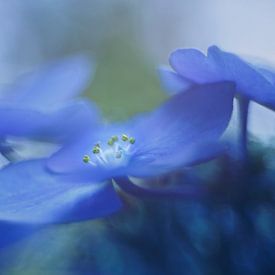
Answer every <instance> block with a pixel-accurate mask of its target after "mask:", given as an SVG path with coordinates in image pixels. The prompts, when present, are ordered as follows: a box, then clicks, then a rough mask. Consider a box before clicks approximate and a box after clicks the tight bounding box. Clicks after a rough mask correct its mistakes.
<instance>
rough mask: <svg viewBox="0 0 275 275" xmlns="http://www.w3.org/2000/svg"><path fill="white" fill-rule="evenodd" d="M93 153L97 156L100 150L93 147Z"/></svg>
mask: <svg viewBox="0 0 275 275" xmlns="http://www.w3.org/2000/svg"><path fill="white" fill-rule="evenodd" d="M93 153H94V154H99V153H100V149H99V147H98V146H95V147H94V148H93Z"/></svg>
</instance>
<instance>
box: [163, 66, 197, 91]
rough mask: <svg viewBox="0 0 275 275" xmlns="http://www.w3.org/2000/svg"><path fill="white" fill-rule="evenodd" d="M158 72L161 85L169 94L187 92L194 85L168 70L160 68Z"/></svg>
mask: <svg viewBox="0 0 275 275" xmlns="http://www.w3.org/2000/svg"><path fill="white" fill-rule="evenodd" d="M158 72H159V77H160V81H161V85H162V87H163V88H164V90H165V91H167V92H168V93H169V94H176V93H179V92H183V91H186V90H188V89H189V88H190V87H191V86H192V85H193V82H192V81H190V80H188V79H186V78H184V77H182V76H180V75H179V74H177V73H175V72H173V71H171V70H167V69H166V68H159V70H158Z"/></svg>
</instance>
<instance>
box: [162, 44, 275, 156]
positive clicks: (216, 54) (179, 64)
mask: <svg viewBox="0 0 275 275" xmlns="http://www.w3.org/2000/svg"><path fill="white" fill-rule="evenodd" d="M170 65H171V67H172V68H173V69H174V71H171V70H167V69H160V75H161V80H162V83H163V86H164V87H165V88H166V90H167V91H169V92H171V93H177V92H183V91H185V90H186V89H188V88H189V87H192V86H193V85H197V84H203V83H211V82H216V81H232V82H234V83H235V84H236V91H237V97H238V101H239V107H240V146H241V147H240V150H241V154H244V155H245V154H246V140H247V120H248V108H249V101H250V100H253V101H255V102H257V103H259V104H261V105H263V106H265V107H268V108H270V109H272V110H275V85H274V83H275V81H274V80H275V74H274V72H272V71H270V70H268V69H265V68H264V66H255V65H252V64H250V63H249V62H246V61H244V60H243V59H241V58H240V57H238V56H237V55H235V54H232V53H229V52H225V51H222V50H220V49H219V48H218V47H217V46H212V47H209V48H208V52H207V55H204V54H203V53H202V52H201V51H199V50H196V49H178V50H176V51H174V52H172V53H171V55H170Z"/></svg>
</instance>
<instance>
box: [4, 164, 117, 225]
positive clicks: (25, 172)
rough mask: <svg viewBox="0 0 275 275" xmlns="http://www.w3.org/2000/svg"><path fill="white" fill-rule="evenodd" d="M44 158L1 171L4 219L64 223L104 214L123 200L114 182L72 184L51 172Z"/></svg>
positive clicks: (18, 221) (19, 221) (111, 210)
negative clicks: (46, 167)
mask: <svg viewBox="0 0 275 275" xmlns="http://www.w3.org/2000/svg"><path fill="white" fill-rule="evenodd" d="M44 164H45V161H44V160H33V161H26V162H21V163H18V164H15V165H11V166H8V167H7V168H4V169H3V170H2V171H1V173H0V182H1V189H0V220H1V221H8V222H14V223H23V224H25V223H31V224H39V223H60V222H62V223H63V222H73V221H80V220H87V219H93V218H98V217H102V216H105V215H108V214H111V213H113V212H114V211H117V210H118V209H119V208H120V207H121V202H120V200H119V198H118V197H117V195H116V192H115V190H114V188H113V186H112V185H111V184H110V183H98V184H93V183H85V184H84V183H82V184H81V183H78V184H76V183H72V182H69V181H62V180H61V178H59V177H57V176H54V175H51V174H49V173H48V172H47V171H46V169H45V167H44Z"/></svg>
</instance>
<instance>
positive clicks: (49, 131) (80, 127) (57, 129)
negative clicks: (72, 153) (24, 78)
mask: <svg viewBox="0 0 275 275" xmlns="http://www.w3.org/2000/svg"><path fill="white" fill-rule="evenodd" d="M96 121H97V110H96V108H95V107H93V106H91V104H90V103H88V102H85V101H78V102H73V103H71V104H68V105H66V106H64V107H63V108H60V109H59V110H57V111H53V112H49V113H48V114H44V113H41V112H40V111H36V110H27V109H21V108H17V107H11V106H5V105H4V104H0V136H1V137H4V136H19V137H29V138H36V139H38V138H39V139H42V140H48V139H50V140H52V141H63V140H64V139H68V138H73V137H74V136H75V135H80V134H81V133H82V132H83V131H84V130H85V128H87V127H88V125H89V126H93V124H94V123H96Z"/></svg>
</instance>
